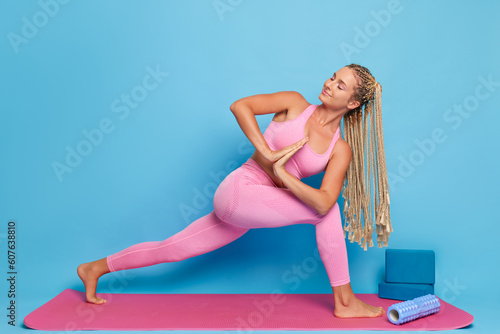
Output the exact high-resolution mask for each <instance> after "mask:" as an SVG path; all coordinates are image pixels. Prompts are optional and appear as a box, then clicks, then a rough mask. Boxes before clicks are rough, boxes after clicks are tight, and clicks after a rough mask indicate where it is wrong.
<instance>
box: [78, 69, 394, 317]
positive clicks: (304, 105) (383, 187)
mask: <svg viewBox="0 0 500 334" xmlns="http://www.w3.org/2000/svg"><path fill="white" fill-rule="evenodd" d="M380 91H381V87H380V84H378V83H377V82H376V81H375V79H374V78H373V76H372V75H371V73H370V72H369V71H368V70H367V69H366V68H365V67H362V66H360V65H356V64H351V65H348V66H346V67H343V68H341V69H340V70H338V71H337V72H335V73H334V74H333V76H332V77H331V78H329V79H328V80H327V81H326V82H325V83H324V85H323V87H322V90H321V93H320V95H319V99H320V101H321V102H322V103H321V104H320V105H312V104H310V103H308V102H307V101H306V100H305V99H304V97H303V96H302V95H301V94H299V93H297V92H292V91H287V92H278V93H274V94H261V95H255V96H249V97H246V98H243V99H240V100H238V101H236V102H234V103H233V104H232V105H231V107H230V109H231V111H232V112H233V114H234V116H235V117H236V120H237V122H238V124H239V126H240V127H241V129H242V130H243V132H244V133H245V135H246V136H247V138H248V139H249V140H250V142H251V143H252V144H253V145H254V147H255V148H256V150H255V152H254V153H253V155H252V156H251V157H250V158H249V159H248V160H247V161H246V162H245V163H243V164H242V165H241V166H240V167H239V168H237V169H236V170H234V171H232V172H231V173H230V174H229V175H228V176H227V177H226V178H225V179H224V180H223V181H222V182H221V183H220V185H219V187H218V188H217V190H216V192H215V194H214V199H213V207H214V210H213V211H212V212H210V213H209V214H207V215H205V216H203V217H200V218H198V219H197V220H195V221H193V222H192V223H191V224H190V225H188V226H187V227H186V228H185V229H184V230H182V231H180V232H179V233H177V234H175V235H172V236H170V237H169V238H167V239H165V240H163V241H151V242H143V243H139V244H136V245H133V246H130V247H128V248H126V249H124V250H122V251H120V252H118V253H115V254H112V255H109V256H107V257H105V258H103V259H100V260H97V261H94V262H89V263H84V264H81V265H80V266H78V269H77V272H78V275H79V277H80V278H81V280H82V281H83V283H84V285H85V291H86V298H87V301H88V302H89V303H95V304H102V303H104V302H106V301H105V300H104V299H102V298H99V297H97V296H96V288H97V281H98V279H99V277H100V276H102V275H104V274H106V273H109V272H113V271H118V270H124V269H132V268H139V267H145V266H151V265H155V264H159V263H164V262H175V261H181V260H184V259H187V258H190V257H193V256H197V255H200V254H204V253H207V252H210V251H213V250H215V249H217V248H220V247H222V246H224V245H227V244H228V243H230V242H232V241H234V240H236V239H238V238H239V237H241V236H242V235H243V234H245V233H246V232H247V231H248V230H249V229H251V228H264V227H267V228H269V227H280V226H286V225H292V224H313V225H315V227H316V239H317V244H318V249H319V253H320V256H321V259H322V261H323V263H324V265H325V268H326V272H327V274H328V277H329V280H330V284H331V286H332V290H333V295H334V301H335V309H334V315H335V316H337V317H341V318H351V317H378V316H381V315H383V314H384V313H385V311H384V309H383V308H382V307H375V306H372V305H368V304H366V303H364V302H362V301H360V300H359V299H358V298H356V296H355V295H354V293H353V291H352V289H351V285H350V277H349V267H348V263H347V251H346V245H345V235H344V230H343V228H342V221H341V217H340V210H339V206H338V204H337V198H338V196H339V194H340V192H341V190H342V186H343V183H344V180H346V179H347V181H351V182H350V183H351V187H349V188H348V187H344V197H345V196H348V200H346V201H345V202H346V205H348V206H349V210H351V209H352V210H351V211H354V213H355V214H356V219H357V220H356V219H353V221H352V223H351V224H350V225H349V226H347V227H346V228H345V230H346V231H349V234H350V240H351V242H352V240H353V239H354V240H356V241H358V242H359V243H360V244H361V238H364V243H363V246H364V248H365V250H366V243H367V242H368V243H369V245H370V247H371V246H372V245H373V243H372V241H371V234H372V233H371V232H372V230H371V225H372V224H371V223H369V222H367V221H366V219H367V218H370V217H371V210H370V212H368V208H367V205H366V202H367V201H366V198H367V196H365V195H366V193H367V190H368V193H371V190H370V187H366V186H365V183H364V177H362V175H361V176H360V175H359V174H360V172H359V170H363V168H362V167H361V169H360V168H359V167H360V165H363V164H364V161H365V160H364V157H363V156H362V155H363V153H364V152H365V147H364V146H363V145H364V144H363V143H362V142H363V138H359V137H362V135H361V134H359V133H360V131H359V129H361V118H362V115H363V109H362V107H363V106H365V108H364V114H365V120H366V114H368V113H370V114H374V113H375V111H376V110H377V108H376V106H375V107H373V106H372V102H373V101H378V102H380ZM376 105H380V103H376ZM367 106H368V107H369V108H368V109H367ZM270 113H274V114H275V115H274V117H273V119H272V122H271V124H269V126H268V127H267V129H266V130H265V132H264V134H262V133H261V131H260V130H259V127H258V124H257V121H256V117H255V116H256V115H262V114H270ZM342 118H344V125H345V129H346V128H347V127H349V128H348V129H347V130H346V131H344V133H345V137H347V138H348V139H349V140H348V142H346V141H344V140H343V139H342V138H341V136H340V122H341V120H342ZM373 119H375V118H373ZM377 122H379V123H380V124H377V125H378V126H379V128H380V127H381V118H380V116H379V117H378V120H377ZM373 126H375V121H374V122H373ZM372 131H373V129H372ZM349 141H350V142H349ZM369 142H370V147H371V148H373V147H374V146H373V145H374V144H373V142H374V141H372V140H370V141H369ZM377 142H378V147H379V148H380V145H382V150H380V149H379V150H378V153H379V155H378V158H379V159H378V160H379V163H380V166H379V168H378V169H377V170H376V173H375V174H374V176H375V177H376V179H377V180H376V181H377V182H378V189H374V190H375V191H376V192H375V193H377V192H378V194H379V195H380V194H382V196H379V197H381V199H380V200H379V205H378V207H377V208H376V210H375V212H376V223H377V233H378V239H379V240H378V241H379V247H381V243H384V244H385V245H387V238H388V235H389V233H390V232H391V231H392V229H391V226H390V219H389V210H388V204H389V201H388V188H387V177H386V170H385V157H384V156H383V139H382V136H381V133H380V131H379V136H378V137H377ZM357 150H359V151H362V152H357ZM372 158H373V152H372V154H369V155H368V165H371V163H372ZM351 160H352V162H351ZM373 164H374V165H375V163H374V162H373ZM352 166H354V167H352ZM351 168H355V169H353V170H354V172H351ZM322 171H325V174H324V177H323V180H322V183H321V187H320V189H316V188H313V187H310V186H309V185H306V184H305V183H303V182H302V181H300V179H301V178H303V177H308V176H311V175H315V174H318V173H320V172H322ZM346 174H347V175H346ZM370 175H371V174H370ZM380 180H381V181H380ZM369 183H370V184H371V182H369ZM359 188H361V190H362V191H361V192H360V191H358V192H357V193H355V192H356V189H359ZM365 188H367V189H365ZM363 194H365V195H363ZM349 196H350V197H349ZM348 202H349V203H348ZM356 205H357V206H356ZM361 209H362V210H364V215H363V216H364V220H365V221H364V227H361V224H360V222H359V216H360V214H361V212H360V210H361ZM346 214H347V216H346V217H347V218H346V219H352V217H351V216H352V212H351V214H349V212H347V213H346Z"/></svg>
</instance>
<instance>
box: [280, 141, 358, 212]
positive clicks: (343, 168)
mask: <svg viewBox="0 0 500 334" xmlns="http://www.w3.org/2000/svg"><path fill="white" fill-rule="evenodd" d="M302 142H303V143H302ZM297 143H298V145H297V147H296V148H295V149H294V150H292V151H290V152H289V153H288V154H286V155H284V156H283V157H282V158H281V159H280V160H278V161H277V162H276V163H274V165H273V169H274V174H275V175H276V176H278V177H279V178H280V179H281V180H282V181H283V184H284V185H285V186H286V187H287V188H288V189H290V190H291V192H292V193H294V194H295V196H297V197H298V198H299V199H300V200H302V201H303V202H304V203H306V204H307V205H309V206H310V207H312V208H313V209H315V210H316V211H317V212H318V213H319V214H320V215H322V216H324V215H326V214H327V213H328V211H330V209H331V208H332V207H333V206H334V205H335V203H336V202H337V199H338V197H339V195H340V191H341V190H342V186H343V183H344V177H345V174H346V172H347V168H348V167H349V163H350V162H351V155H352V152H351V148H350V147H349V144H347V143H346V142H345V141H343V140H342V141H341V140H339V141H337V144H336V145H335V148H334V153H333V156H332V158H331V159H330V161H329V162H328V165H327V166H326V170H325V175H324V176H323V181H322V182H321V187H320V189H316V188H313V187H311V186H309V185H307V184H305V183H304V182H302V181H301V180H299V179H297V178H296V177H295V176H293V175H292V174H290V173H288V172H287V171H286V170H285V163H286V162H287V161H288V160H289V159H290V157H291V156H292V155H293V154H294V153H295V152H296V151H298V150H299V149H300V148H301V147H302V146H303V145H304V144H305V141H299V142H297Z"/></svg>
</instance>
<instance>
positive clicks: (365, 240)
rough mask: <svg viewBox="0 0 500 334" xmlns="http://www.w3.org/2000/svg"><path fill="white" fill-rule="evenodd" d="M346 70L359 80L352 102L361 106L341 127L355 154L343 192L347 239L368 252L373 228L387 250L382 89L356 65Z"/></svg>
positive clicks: (388, 226)
mask: <svg viewBox="0 0 500 334" xmlns="http://www.w3.org/2000/svg"><path fill="white" fill-rule="evenodd" d="M347 67H348V68H350V69H351V70H352V71H353V73H354V77H355V78H356V80H357V87H356V88H355V90H354V93H353V96H352V97H351V99H353V100H355V101H359V102H360V105H359V106H358V107H357V108H355V109H351V110H349V111H348V112H347V113H345V114H344V116H343V118H342V123H343V124H342V126H341V130H342V134H343V138H344V139H345V140H346V142H347V143H348V144H349V146H350V147H351V149H352V151H353V155H352V160H351V163H350V164H349V167H348V169H347V173H346V177H345V179H344V185H343V188H342V196H343V198H344V215H345V222H344V237H345V236H346V232H347V233H348V234H349V241H350V242H351V243H352V242H357V243H358V244H359V245H360V246H361V247H362V248H363V249H364V250H365V251H366V250H367V245H368V247H373V241H372V234H373V225H376V233H377V242H378V247H379V248H381V247H383V246H386V247H387V246H388V241H389V235H390V233H391V232H392V231H393V229H392V225H391V217H390V210H389V204H390V197H389V182H388V178H387V167H386V161H385V152H384V138H383V130H382V100H381V97H382V86H381V85H380V83H378V82H377V81H376V80H375V78H374V77H373V75H372V74H371V73H370V71H369V70H368V69H367V68H366V67H363V66H361V65H357V64H350V65H347ZM372 173H373V179H374V181H373V183H374V184H373V193H374V195H375V196H374V199H373V200H372V187H371V186H372ZM361 212H363V223H362V222H361Z"/></svg>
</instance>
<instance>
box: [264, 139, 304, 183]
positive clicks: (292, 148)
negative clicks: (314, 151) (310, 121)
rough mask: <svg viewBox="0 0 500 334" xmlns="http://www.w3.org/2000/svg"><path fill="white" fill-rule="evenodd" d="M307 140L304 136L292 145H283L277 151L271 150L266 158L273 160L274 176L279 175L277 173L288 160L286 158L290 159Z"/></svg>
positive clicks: (283, 168) (283, 167)
mask: <svg viewBox="0 0 500 334" xmlns="http://www.w3.org/2000/svg"><path fill="white" fill-rule="evenodd" d="M308 140H309V138H308V137H305V138H302V139H301V140H299V141H298V142H296V143H294V144H292V145H288V146H285V147H283V148H282V149H280V150H278V151H271V154H270V156H269V157H268V158H267V159H268V160H270V161H273V162H274V164H273V171H274V174H275V175H276V176H279V175H278V174H279V173H280V172H281V171H283V170H285V164H286V163H287V162H288V160H290V158H291V157H292V156H293V155H294V154H295V153H296V152H297V151H298V150H300V149H301V148H302V146H304V145H305V143H307V141H308Z"/></svg>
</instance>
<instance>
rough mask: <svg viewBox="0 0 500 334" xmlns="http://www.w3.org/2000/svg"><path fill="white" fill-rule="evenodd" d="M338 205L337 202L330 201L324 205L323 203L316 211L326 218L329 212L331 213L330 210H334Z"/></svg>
mask: <svg viewBox="0 0 500 334" xmlns="http://www.w3.org/2000/svg"><path fill="white" fill-rule="evenodd" d="M336 203H337V201H334V202H332V201H330V200H327V201H325V202H324V203H322V204H321V205H319V206H318V207H317V208H316V211H317V212H318V213H319V214H320V215H321V216H326V214H327V213H328V212H330V210H331V209H332V208H333V206H334V205H335V204H336Z"/></svg>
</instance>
